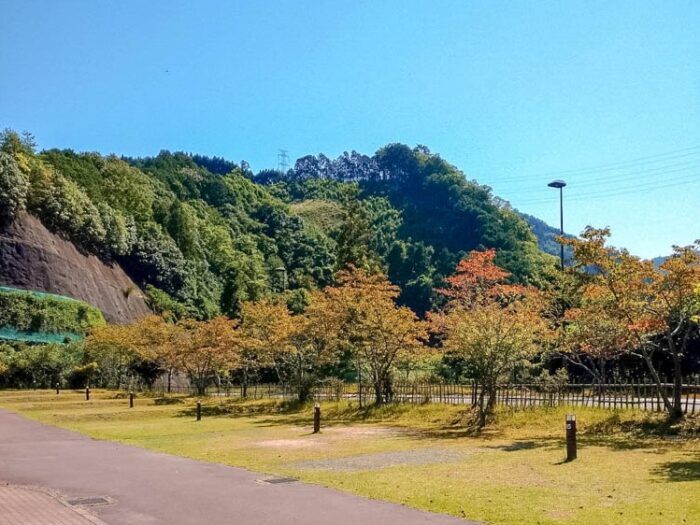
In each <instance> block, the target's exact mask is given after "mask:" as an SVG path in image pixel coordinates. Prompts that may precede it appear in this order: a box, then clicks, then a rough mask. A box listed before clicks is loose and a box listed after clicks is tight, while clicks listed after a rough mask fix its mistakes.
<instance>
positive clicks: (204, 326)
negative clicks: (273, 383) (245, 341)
mask: <svg viewBox="0 0 700 525" xmlns="http://www.w3.org/2000/svg"><path fill="white" fill-rule="evenodd" d="M178 325H179V327H180V328H181V330H182V332H181V339H180V340H179V341H178V347H177V352H176V356H177V362H178V365H179V367H180V368H181V369H182V370H184V371H185V372H186V373H187V375H188V376H189V377H190V380H191V381H192V382H193V383H194V385H195V387H196V389H197V393H198V394H199V395H203V394H204V393H205V392H206V387H207V385H208V384H209V382H210V381H211V380H212V378H215V377H216V375H217V374H218V373H219V372H221V371H224V370H229V369H232V368H235V367H236V366H237V365H238V362H239V359H240V357H239V352H238V349H239V345H240V340H239V335H238V333H237V332H236V330H235V328H236V321H232V320H231V319H228V318H226V317H223V316H222V317H215V318H214V319H212V320H210V321H194V320H191V319H186V320H182V321H180V322H179V323H178Z"/></svg>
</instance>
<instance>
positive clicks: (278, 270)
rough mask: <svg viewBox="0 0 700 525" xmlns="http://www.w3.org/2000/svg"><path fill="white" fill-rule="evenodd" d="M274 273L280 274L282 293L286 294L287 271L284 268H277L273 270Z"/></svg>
mask: <svg viewBox="0 0 700 525" xmlns="http://www.w3.org/2000/svg"><path fill="white" fill-rule="evenodd" d="M275 271H276V272H279V273H281V274H282V291H283V292H286V291H287V269H286V268H285V267H284V266H279V267H278V268H275Z"/></svg>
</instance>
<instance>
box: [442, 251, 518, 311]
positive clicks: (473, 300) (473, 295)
mask: <svg viewBox="0 0 700 525" xmlns="http://www.w3.org/2000/svg"><path fill="white" fill-rule="evenodd" d="M495 258H496V250H494V249H493V248H492V249H489V250H484V251H472V252H470V253H469V255H468V256H467V257H465V258H464V259H462V260H461V261H459V264H457V268H456V269H455V274H454V275H452V276H450V277H446V278H445V283H446V284H447V286H446V287H445V288H438V289H437V292H438V293H441V294H442V295H444V296H445V297H447V298H448V299H449V300H450V303H451V304H455V305H460V306H462V307H465V308H472V307H474V306H475V305H476V304H478V303H481V302H483V301H485V300H493V299H494V298H495V297H498V296H501V295H513V294H516V293H519V292H522V287H520V286H515V285H509V284H506V281H507V280H508V278H509V277H510V273H509V272H507V271H506V270H504V269H503V268H501V267H499V266H497V265H496V263H495V262H494V259H495Z"/></svg>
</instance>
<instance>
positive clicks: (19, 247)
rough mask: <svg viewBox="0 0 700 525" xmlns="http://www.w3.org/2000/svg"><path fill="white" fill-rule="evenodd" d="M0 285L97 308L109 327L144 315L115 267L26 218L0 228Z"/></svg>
mask: <svg viewBox="0 0 700 525" xmlns="http://www.w3.org/2000/svg"><path fill="white" fill-rule="evenodd" d="M0 285H5V286H11V287H15V288H23V289H27V290H36V291H42V292H49V293H55V294H59V295H65V296H68V297H73V298H75V299H80V300H82V301H85V302H86V303H89V304H91V305H93V306H96V307H97V308H99V309H100V310H102V313H103V314H104V316H105V319H107V321H108V322H110V323H128V322H131V321H135V320H137V319H139V318H141V317H143V316H144V315H147V314H149V313H150V310H149V308H148V306H147V305H146V302H145V300H144V297H143V294H142V293H141V290H140V289H139V288H138V286H136V284H134V282H133V281H132V280H131V279H130V278H129V276H128V275H127V274H126V273H125V272H124V270H122V268H121V267H120V266H119V265H118V264H116V263H115V264H113V265H109V264H105V263H104V262H103V261H101V260H100V259H99V258H97V257H95V256H94V255H86V254H84V253H81V252H80V251H79V250H78V249H77V248H76V247H75V246H74V245H73V243H71V242H70V241H67V240H65V239H62V238H61V237H59V236H57V235H55V234H53V233H51V232H50V231H49V230H47V229H46V228H45V227H44V225H43V224H41V222H40V221H39V220H38V219H36V218H35V217H32V216H31V215H27V214H24V215H22V216H20V217H19V218H18V219H17V220H15V221H14V222H12V223H11V224H9V225H4V226H1V227H0Z"/></svg>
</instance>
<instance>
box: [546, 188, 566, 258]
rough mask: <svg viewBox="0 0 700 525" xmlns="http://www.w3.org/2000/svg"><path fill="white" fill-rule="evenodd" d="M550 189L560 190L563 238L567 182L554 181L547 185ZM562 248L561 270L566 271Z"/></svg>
mask: <svg viewBox="0 0 700 525" xmlns="http://www.w3.org/2000/svg"><path fill="white" fill-rule="evenodd" d="M547 186H549V187H550V188H559V233H560V235H561V236H562V237H563V236H564V186H566V182H564V181H563V180H553V181H552V182H550V183H549V184H547ZM560 248H561V255H560V257H561V269H562V270H563V269H564V245H563V244H562V245H561V246H560Z"/></svg>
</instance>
